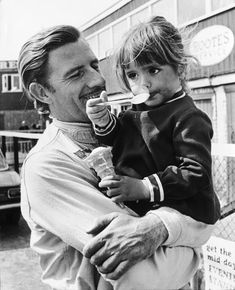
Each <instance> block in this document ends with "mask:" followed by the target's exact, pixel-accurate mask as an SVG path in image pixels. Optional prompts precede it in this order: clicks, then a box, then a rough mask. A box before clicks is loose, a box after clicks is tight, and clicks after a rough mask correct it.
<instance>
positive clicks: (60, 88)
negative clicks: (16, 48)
mask: <svg viewBox="0 0 235 290" xmlns="http://www.w3.org/2000/svg"><path fill="white" fill-rule="evenodd" d="M48 76H49V78H48V84H49V85H50V87H52V89H50V90H48V89H46V94H47V95H48V97H49V99H50V104H49V106H50V111H51V114H52V116H53V117H55V118H57V119H58V120H60V121H65V122H90V121H89V119H88V117H87V115H86V101H87V100H88V99H89V98H92V97H98V96H99V95H100V93H101V91H103V90H104V89H105V81H104V78H103V76H102V75H101V73H100V71H99V66H98V60H97V58H96V57H95V55H94V54H93V52H92V51H91V49H90V47H89V46H88V44H87V42H86V41H85V40H84V39H83V38H80V39H79V40H78V41H77V42H73V43H69V44H66V45H64V46H62V47H59V48H57V49H55V50H53V51H51V52H50V54H49V59H48Z"/></svg>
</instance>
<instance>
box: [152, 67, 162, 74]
mask: <svg viewBox="0 0 235 290" xmlns="http://www.w3.org/2000/svg"><path fill="white" fill-rule="evenodd" d="M159 71H160V70H159V69H158V68H156V67H151V68H149V73H150V74H158V73H159Z"/></svg>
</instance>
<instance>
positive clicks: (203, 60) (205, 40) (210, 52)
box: [189, 25, 234, 66]
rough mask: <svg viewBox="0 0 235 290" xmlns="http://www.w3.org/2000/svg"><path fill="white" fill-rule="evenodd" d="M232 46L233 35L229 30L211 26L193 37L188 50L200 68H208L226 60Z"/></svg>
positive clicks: (225, 27) (224, 27)
mask: <svg viewBox="0 0 235 290" xmlns="http://www.w3.org/2000/svg"><path fill="white" fill-rule="evenodd" d="M233 46H234V35H233V32H232V31H231V29H229V28H228V27H227V26H224V25H212V26H209V27H207V28H204V29H202V30H201V31H199V32H198V33H197V34H196V35H195V36H194V37H193V39H192V40H191V42H190V45H189V49H190V53H191V54H192V55H194V56H195V57H196V58H197V59H198V60H199V61H200V64H201V65H202V66H210V65H215V64H217V63H220V62H221V61H223V60H224V59H225V58H227V57H228V56H229V54H230V53H231V51H232V50H233Z"/></svg>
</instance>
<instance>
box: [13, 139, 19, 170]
mask: <svg viewBox="0 0 235 290" xmlns="http://www.w3.org/2000/svg"><path fill="white" fill-rule="evenodd" d="M13 147H14V166H15V171H16V172H18V173H19V151H18V150H19V148H18V138H17V137H13Z"/></svg>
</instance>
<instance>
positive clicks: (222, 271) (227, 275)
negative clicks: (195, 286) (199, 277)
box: [203, 237, 235, 290]
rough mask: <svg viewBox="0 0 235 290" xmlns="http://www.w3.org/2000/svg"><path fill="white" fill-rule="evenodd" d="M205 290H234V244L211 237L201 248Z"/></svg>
mask: <svg viewBox="0 0 235 290" xmlns="http://www.w3.org/2000/svg"><path fill="white" fill-rule="evenodd" d="M203 257H204V259H203V260H204V269H205V290H234V289H235V242H232V241H228V240H224V239H221V238H217V237H211V238H210V240H209V241H208V242H207V243H206V245H205V246H203Z"/></svg>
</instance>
